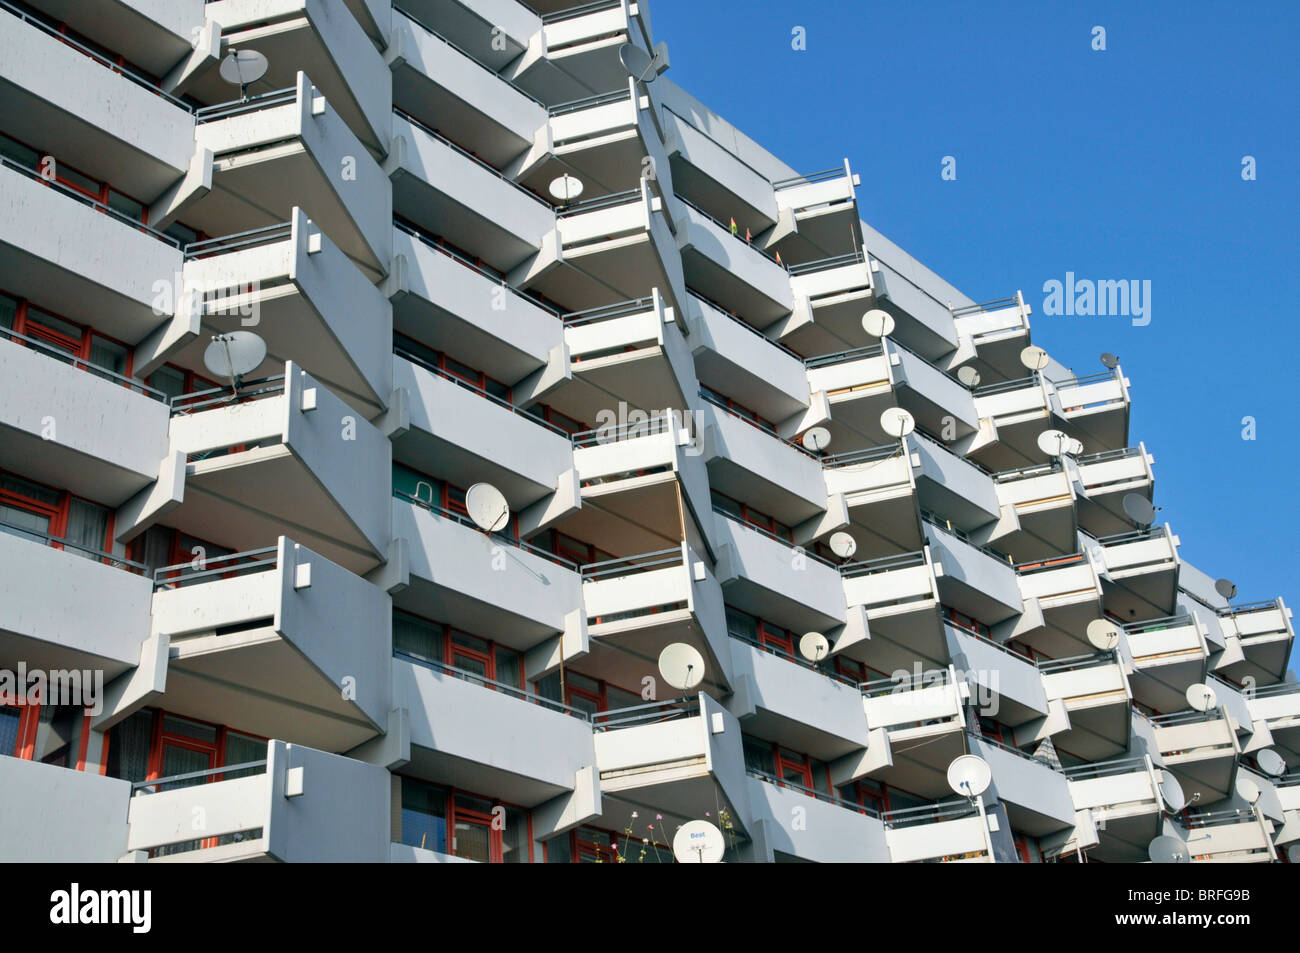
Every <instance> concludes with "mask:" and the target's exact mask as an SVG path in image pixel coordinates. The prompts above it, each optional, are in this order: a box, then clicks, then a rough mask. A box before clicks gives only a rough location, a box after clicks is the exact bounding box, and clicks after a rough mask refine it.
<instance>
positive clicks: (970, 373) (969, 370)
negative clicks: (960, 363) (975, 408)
mask: <svg viewBox="0 0 1300 953" xmlns="http://www.w3.org/2000/svg"><path fill="white" fill-rule="evenodd" d="M957 380H959V381H961V382H962V383H963V384H964V385H965V386H967V387H970V388H975V387H978V386H979V383H980V372H979V371H977V370H975V368H973V367H971V366H970V365H969V364H968V365H966V366H965V367H959V368H957Z"/></svg>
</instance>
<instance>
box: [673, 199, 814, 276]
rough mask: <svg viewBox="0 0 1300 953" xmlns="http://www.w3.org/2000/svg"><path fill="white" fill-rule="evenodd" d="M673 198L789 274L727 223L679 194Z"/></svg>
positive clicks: (783, 267)
mask: <svg viewBox="0 0 1300 953" xmlns="http://www.w3.org/2000/svg"><path fill="white" fill-rule="evenodd" d="M673 197H674V198H675V199H677V201H679V202H681V203H682V204H683V205H685V206H686V207H687V208H689V209H691V210H693V211H695V212H698V213H699V214H700V215H703V216H704V217H705V218H706V219H708V220H709V221H710V222H712V223H713V224H714V225H716V226H717V227H718V228H720V229H721V230H722V231H723V232H724V233H726V234H727V235H730V236H731V237H732V238H734V239H735V240H736V241H738V242H740V243H741V244H742V245H744V246H745V247H746V248H750V249H753V250H754V251H755V252H757V253H758V254H760V255H762V256H763V257H764V258H766V259H767V260H768V261H770V262H771V263H772V264H774V265H776V267H778V268H780V269H781V270H782V271H784V272H785V273H786V274H789V273H790V266H789V265H787V264H785V263H784V262H779V261H777V260H776V259H775V258H774V257H773V256H771V255H769V254H768V253H767V252H765V251H764V250H763V249H761V248H759V247H758V246H757V245H755V244H754V243H753V242H752V241H749V242H747V241H745V239H744V238H742V237H741V235H740V234H739V233H738V232H733V231H732V230H731V226H730V225H729V224H727V223H725V222H722V221H720V220H719V219H716V218H714V217H713V216H712V215H710V214H709V213H708V212H706V211H704V209H702V208H700V207H699V206H698V205H696V204H695V203H694V202H692V201H691V200H690V199H688V198H684V197H682V195H681V194H680V193H677V192H674V193H673Z"/></svg>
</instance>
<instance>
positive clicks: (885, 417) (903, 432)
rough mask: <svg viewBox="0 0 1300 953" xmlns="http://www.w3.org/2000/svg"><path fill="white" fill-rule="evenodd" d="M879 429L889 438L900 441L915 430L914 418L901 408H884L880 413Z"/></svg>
mask: <svg viewBox="0 0 1300 953" xmlns="http://www.w3.org/2000/svg"><path fill="white" fill-rule="evenodd" d="M880 427H881V429H882V430H884V431H885V433H887V434H889V435H890V436H891V437H898V438H900V439H901V438H903V437H906V436H907V435H908V434H910V433H911V432H912V431H913V430H915V429H916V418H915V417H913V416H912V415H911V414H909V413H908V412H907V411H905V410H904V409H903V408H902V407H886V408H885V409H884V410H883V411H881V413H880Z"/></svg>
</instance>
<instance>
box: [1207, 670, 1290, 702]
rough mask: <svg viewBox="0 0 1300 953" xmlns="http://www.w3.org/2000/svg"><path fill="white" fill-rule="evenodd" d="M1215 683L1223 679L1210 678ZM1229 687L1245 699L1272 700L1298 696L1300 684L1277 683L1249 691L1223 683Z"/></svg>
mask: <svg viewBox="0 0 1300 953" xmlns="http://www.w3.org/2000/svg"><path fill="white" fill-rule="evenodd" d="M1211 677H1213V678H1215V680H1216V681H1220V682H1223V679H1221V678H1218V677H1217V676H1213V675H1212V676H1211ZM1224 684H1225V685H1230V686H1231V687H1232V688H1233V689H1235V690H1236V691H1239V692H1241V693H1242V694H1243V695H1245V696H1246V698H1248V699H1250V698H1274V697H1276V696H1278V695H1295V694H1300V682H1277V683H1276V684H1274V685H1265V686H1264V687H1263V688H1252V689H1250V690H1249V691H1246V690H1244V689H1242V688H1241V687H1240V686H1237V685H1231V683H1230V682H1224Z"/></svg>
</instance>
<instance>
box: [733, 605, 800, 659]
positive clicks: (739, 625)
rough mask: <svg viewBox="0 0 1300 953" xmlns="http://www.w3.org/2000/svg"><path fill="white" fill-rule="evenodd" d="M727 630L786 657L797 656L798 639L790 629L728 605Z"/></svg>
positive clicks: (744, 639) (737, 636)
mask: <svg viewBox="0 0 1300 953" xmlns="http://www.w3.org/2000/svg"><path fill="white" fill-rule="evenodd" d="M727 631H728V633H730V634H731V635H733V636H735V637H736V638H739V639H742V640H743V641H746V642H749V643H750V644H752V645H757V646H759V648H764V649H767V650H768V651H770V652H773V653H775V654H777V655H783V656H785V657H786V658H790V659H793V658H795V657H796V656H795V645H796V642H797V639H796V637H795V634H794V633H793V632H791V631H790V630H789V629H783V628H781V627H780V626H778V625H773V624H772V623H771V622H765V621H763V620H762V619H758V618H755V617H754V616H751V615H750V614H749V613H747V612H742V611H740V610H739V609H733V608H732V607H731V606H727Z"/></svg>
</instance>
